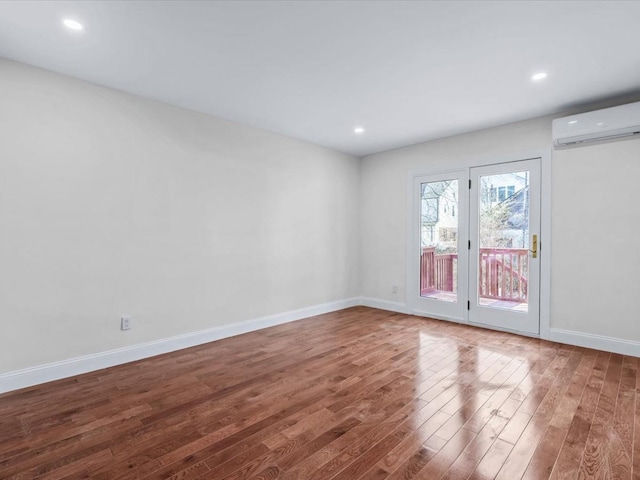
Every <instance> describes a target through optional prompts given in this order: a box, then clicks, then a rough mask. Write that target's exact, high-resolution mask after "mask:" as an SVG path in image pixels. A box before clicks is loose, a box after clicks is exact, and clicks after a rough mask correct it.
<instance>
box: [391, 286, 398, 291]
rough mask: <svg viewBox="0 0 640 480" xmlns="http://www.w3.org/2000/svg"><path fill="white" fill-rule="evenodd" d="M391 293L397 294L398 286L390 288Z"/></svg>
mask: <svg viewBox="0 0 640 480" xmlns="http://www.w3.org/2000/svg"><path fill="white" fill-rule="evenodd" d="M391 293H398V285H394V286H393V287H391Z"/></svg>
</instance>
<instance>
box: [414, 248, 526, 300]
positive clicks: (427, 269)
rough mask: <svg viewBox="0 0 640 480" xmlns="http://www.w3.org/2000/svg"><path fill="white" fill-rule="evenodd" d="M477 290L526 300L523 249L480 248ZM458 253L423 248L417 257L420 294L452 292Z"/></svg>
mask: <svg viewBox="0 0 640 480" xmlns="http://www.w3.org/2000/svg"><path fill="white" fill-rule="evenodd" d="M479 261H480V264H479V267H480V269H479V289H480V297H481V298H491V299H495V300H507V301H514V302H526V301H527V292H528V288H527V287H528V282H527V278H528V276H529V256H528V251H527V249H526V248H481V249H480V259H479ZM457 262H458V255H457V254H455V253H448V254H443V255H436V249H435V247H423V248H422V255H421V257H420V293H421V294H425V293H431V292H436V291H440V292H455V291H456V278H457V274H456V273H457Z"/></svg>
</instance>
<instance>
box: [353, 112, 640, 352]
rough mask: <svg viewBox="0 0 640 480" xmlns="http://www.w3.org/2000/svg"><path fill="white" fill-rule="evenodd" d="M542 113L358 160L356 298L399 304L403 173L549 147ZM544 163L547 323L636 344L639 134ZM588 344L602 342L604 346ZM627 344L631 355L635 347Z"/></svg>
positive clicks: (639, 285) (402, 291)
mask: <svg viewBox="0 0 640 480" xmlns="http://www.w3.org/2000/svg"><path fill="white" fill-rule="evenodd" d="M552 118H553V117H551V116H549V117H541V118H537V119H533V120H528V121H524V122H518V123H514V124H510V125H505V126H501V127H496V128H491V129H487V130H482V131H478V132H473V133H469V134H464V135H458V136H455V137H449V138H445V139H441V140H436V141H432V142H427V143H423V144H419V145H414V146H410V147H406V148H401V149H398V150H393V151H389V152H384V153H379V154H375V155H370V156H368V157H365V158H363V160H362V165H361V192H360V203H361V216H360V222H361V238H362V242H361V262H360V265H361V278H362V294H363V296H364V297H368V298H372V299H376V300H382V301H385V302H400V303H401V304H402V303H404V302H405V290H406V285H405V278H406V272H405V265H406V231H407V227H406V221H407V218H406V213H407V212H406V210H407V208H406V202H407V191H406V189H407V177H408V173H409V171H413V170H423V171H425V172H429V171H431V172H438V171H445V170H450V169H454V168H457V167H459V166H461V165H464V164H468V163H470V162H472V161H475V160H487V161H495V160H496V159H500V158H504V157H509V156H513V155H514V154H518V153H525V152H532V151H549V149H550V148H551V120H552ZM551 163H552V195H551V199H552V200H551V201H552V211H551V220H552V258H551V275H552V279H551V314H550V316H551V327H552V329H560V330H569V331H573V332H577V333H586V334H593V335H601V336H606V337H613V338H617V339H621V340H631V341H635V342H638V341H640V324H639V323H638V322H637V320H634V319H637V318H638V314H637V310H636V309H635V307H634V299H635V297H637V295H638V293H639V292H640V273H639V272H640V254H639V253H638V248H637V239H638V237H639V236H640V230H639V228H640V227H639V226H640V209H638V207H637V202H636V201H635V198H634V196H633V192H634V191H635V190H637V186H636V185H637V179H638V178H640V140H638V139H635V140H626V141H619V142H611V143H607V144H601V145H594V146H587V147H580V148H574V149H571V150H565V151H554V152H553V154H552V160H551ZM542 241H543V242H544V239H542ZM603 250H605V251H606V253H605V251H603ZM393 284H398V285H400V291H399V293H398V294H395V295H394V294H393V293H392V285H393ZM552 335H553V331H552ZM557 338H559V339H560V337H557ZM576 338H577V337H575V336H574V337H571V336H563V337H562V340H563V341H578V342H579V341H581V339H579V338H578V339H577V340H576ZM586 343H588V342H586ZM590 344H592V345H596V344H594V343H590ZM597 345H598V346H600V347H602V348H608V347H610V346H611V343H606V342H605V343H600V344H597ZM637 347H638V345H637V344H636V345H635V346H633V350H631V351H640V349H638V348H637Z"/></svg>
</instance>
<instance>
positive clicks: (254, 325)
mask: <svg viewBox="0 0 640 480" xmlns="http://www.w3.org/2000/svg"><path fill="white" fill-rule="evenodd" d="M358 305H362V306H365V307H371V308H378V309H381V310H388V311H391V312H397V313H405V314H406V313H410V312H409V311H408V308H407V306H406V304H404V303H401V302H392V301H389V300H380V299H377V298H370V297H357V298H349V299H345V300H338V301H335V302H329V303H323V304H320V305H313V306H311V307H306V308H301V309H298V310H291V311H289V312H283V313H279V314H275V315H269V316H266V317H260V318H255V319H252V320H247V321H245V322H240V323H235V324H232V325H223V326H221V327H214V328H209V329H206V330H200V331H198V332H192V333H186V334H184V335H177V336H175V337H170V338H163V339H161V340H155V341H152V342H147V343H141V344H138V345H132V346H130V347H123V348H118V349H115V350H109V351H106V352H100V353H96V354H92V355H86V356H83V357H77V358H71V359H68V360H63V361H60V362H54V363H49V364H46V365H39V366H36V367H31V368H25V369H23V370H17V371H14V372H8V373H3V374H0V393H5V392H10V391H12V390H18V389H20V388H25V387H31V386H34V385H39V384H41V383H45V382H50V381H53V380H60V379H62V378H67V377H71V376H74V375H80V374H83V373H88V372H92V371H95V370H100V369H102V368H108V367H113V366H116V365H121V364H123V363H128V362H133V361H136V360H142V359H144V358H149V357H153V356H155V355H160V354H163V353H169V352H174V351H176V350H181V349H183V348H189V347H194V346H196V345H202V344H203V343H208V342H213V341H215V340H220V339H223V338H227V337H233V336H235V335H240V334H242V333H248V332H253V331H255V330H260V329H263V328H267V327H272V326H275V325H281V324H283V323H288V322H293V321H295V320H301V319H303V318H308V317H313V316H314V315H322V314H323V313H329V312H335V311H337V310H342V309H344V308H349V307H355V306H358ZM451 320H455V319H451ZM550 333H551V335H550V337H551V338H550V340H552V341H554V342H560V343H566V344H569V345H577V346H580V347H587V348H594V349H597V350H604V351H607V352H614V353H620V354H623V355H632V356H636V357H640V342H635V341H631V340H623V339H619V338H613V337H605V336H602V335H593V334H590V333H582V332H575V331H571V330H561V329H558V328H552V329H551V332H550Z"/></svg>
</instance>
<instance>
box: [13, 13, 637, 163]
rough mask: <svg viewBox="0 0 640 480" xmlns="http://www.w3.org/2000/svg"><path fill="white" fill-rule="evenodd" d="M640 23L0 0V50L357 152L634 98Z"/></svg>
mask: <svg viewBox="0 0 640 480" xmlns="http://www.w3.org/2000/svg"><path fill="white" fill-rule="evenodd" d="M64 17H72V18H75V19H77V20H79V21H81V22H82V23H83V24H84V25H85V31H84V32H82V33H74V32H70V31H68V30H66V29H65V27H63V26H62V23H61V20H62V18H64ZM639 20H640V1H595V0H587V1H549V2H546V1H511V2H507V1H499V2H496V1H430V2H427V1H424V2H419V1H364V0H357V1H317V2H314V1H257V2H241V1H234V2H220V1H219V2H211V1H162V2H160V1H156V2H151V1H128V2H115V1H97V0H94V1H87V2H70V1H50V2H37V1H31V2H27V1H2V2H0V56H2V57H5V58H9V59H13V60H18V61H20V62H24V63H28V64H32V65H36V66H39V67H43V68H47V69H50V70H54V71H57V72H61V73H64V74H67V75H71V76H74V77H77V78H81V79H84V80H88V81H91V82H95V83H98V84H101V85H106V86H109V87H112V88H116V89H120V90H124V91H127V92H131V93H135V94H138V95H142V96H145V97H150V98H154V99H158V100H162V101H165V102H168V103H171V104H174V105H179V106H182V107H186V108H190V109H192V110H197V111H200V112H205V113H209V114H211V115H215V116H218V117H223V118H226V119H230V120H234V121H236V122H240V123H243V124H246V125H252V126H255V127H259V128H263V129H266V130H269V131H272V132H277V133H281V134H283V135H288V136H291V137H296V138H300V139H304V140H307V141H310V142H313V143H316V144H318V145H323V146H326V147H329V148H333V149H336V150H340V151H343V152H348V153H352V154H355V155H359V156H362V155H366V154H369V153H373V152H377V151H382V150H388V149H392V148H396V147H399V146H404V145H408V144H413V143H417V142H421V141H426V140H430V139H433V138H439V137H444V136H448V135H452V134H456V133H462V132H466V131H471V130H477V129H481V128H485V127H489V126H494V125H499V124H504V123H509V122H512V121H517V120H522V119H525V118H531V117H535V116H539V115H544V114H548V113H554V112H559V111H563V110H565V109H567V108H569V107H572V106H575V105H580V104H585V103H590V102H593V101H597V100H600V99H603V98H609V97H613V96H617V95H623V94H628V93H632V92H637V91H639V90H640V27H639V26H638V25H639V24H638V21H639ZM539 71H546V72H547V73H548V78H547V79H546V80H544V81H543V82H539V83H534V82H532V81H531V75H532V74H534V73H536V72H539ZM357 125H362V126H364V127H365V129H366V132H365V133H364V134H362V135H355V134H354V133H353V128H354V127H355V126H357Z"/></svg>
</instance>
